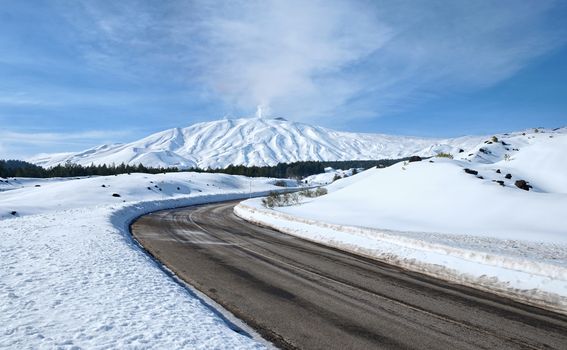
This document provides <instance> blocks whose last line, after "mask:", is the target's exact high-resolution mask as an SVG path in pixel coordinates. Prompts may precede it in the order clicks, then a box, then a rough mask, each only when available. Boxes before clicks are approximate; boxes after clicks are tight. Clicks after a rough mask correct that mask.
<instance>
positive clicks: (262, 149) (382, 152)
mask: <svg viewBox="0 0 567 350" xmlns="http://www.w3.org/2000/svg"><path fill="white" fill-rule="evenodd" d="M481 139H482V138H480V137H462V138H456V139H428V138H417V137H406V136H390V135H382V134H366V133H349V132H340V131H334V130H331V129H326V128H323V127H319V126H313V125H308V124H303V123H297V122H290V121H286V120H284V119H282V118H276V119H265V118H248V119H225V120H217V121H211V122H204V123H199V124H194V125H192V126H189V127H187V128H175V129H169V130H165V131H162V132H159V133H156V134H153V135H150V136H148V137H146V138H143V139H141V140H138V141H134V142H131V143H126V144H111V145H102V146H98V147H95V148H91V149H88V150H86V151H83V152H79V153H75V154H69V153H60V154H53V155H49V154H48V155H41V156H38V157H35V158H33V159H30V161H32V162H33V163H35V164H38V165H42V166H44V167H50V166H54V165H57V164H64V163H65V162H67V161H70V162H73V163H77V164H82V165H89V164H91V163H94V164H111V163H115V164H120V163H122V162H124V163H126V164H138V163H142V164H144V165H146V166H153V167H159V166H163V167H165V166H177V167H180V168H189V167H195V166H198V167H201V168H207V167H211V168H224V167H226V166H228V165H230V164H234V165H239V164H242V165H247V166H252V165H257V166H264V165H275V164H277V163H280V162H295V161H307V160H318V161H334V160H354V159H384V158H400V157H406V156H410V155H414V154H420V155H426V156H427V155H434V154H436V153H437V152H439V151H445V152H458V150H459V149H468V148H471V147H473V146H474V145H476V144H477V143H478V142H480V140H481Z"/></svg>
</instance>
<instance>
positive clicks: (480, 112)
mask: <svg viewBox="0 0 567 350" xmlns="http://www.w3.org/2000/svg"><path fill="white" fill-rule="evenodd" d="M1 5H2V6H0V33H1V34H0V78H1V79H0V125H1V128H0V158H22V157H27V156H30V155H34V154H37V153H44V152H62V151H77V150H82V149H85V148H88V147H91V146H95V145H98V144H101V143H106V142H123V141H131V140H135V139H137V138H140V137H143V136H146V135H148V134H150V133H153V132H156V131H160V130H163V129H166V128H171V127H178V126H187V125H190V124H192V123H195V122H201V121H207V120H215V119H219V118H223V117H240V116H251V115H253V114H254V113H255V111H256V109H257V107H258V106H262V109H263V110H264V111H267V112H266V113H268V114H270V115H273V116H283V117H286V118H287V119H290V120H296V121H301V122H307V123H314V124H318V125H322V126H326V127H330V128H335V129H339V130H349V131H360V132H383V133H392V134H406V135H418V136H442V137H448V136H459V135H464V134H490V133H495V132H505V131H511V130H516V129H523V128H528V127H536V126H544V127H557V126H564V125H567V46H566V43H567V39H566V38H567V22H566V21H565V20H564V19H565V18H567V2H565V1H552V0H549V1H548V0H538V1H532V0H526V1H522V0H495V1H489V0H479V1H464V0H463V1H460V0H446V1H437V0H428V1H420V0H414V1H403V0H400V1H379V0H377V1H334V0H325V1H316V0H313V1H308V2H307V1H295V0H288V1H283V0H282V1H252V0H250V1H215V2H213V1H149V0H148V1H130V0H124V1H105V0H96V1H95V0H91V1H78V0H77V1H76V0H61V1H59V0H50V1H47V0H46V1H39V0H29V1H9V0H6V1H2V2H1Z"/></svg>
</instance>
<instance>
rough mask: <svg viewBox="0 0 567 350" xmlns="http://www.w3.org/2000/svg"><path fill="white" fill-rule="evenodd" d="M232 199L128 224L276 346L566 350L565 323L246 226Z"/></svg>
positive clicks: (147, 246)
mask: <svg viewBox="0 0 567 350" xmlns="http://www.w3.org/2000/svg"><path fill="white" fill-rule="evenodd" d="M236 204H237V202H223V203H216V204H208V205H201V206H194V207H188V208H182V209H174V210H166V211H160V212H156V213H152V214H149V215H146V216H143V217H141V218H140V219H138V220H137V221H136V222H134V223H133V224H132V227H131V229H132V233H133V235H134V237H135V238H136V239H137V240H138V241H139V242H140V243H141V244H142V245H143V246H144V248H145V249H146V250H147V251H148V252H149V253H150V254H152V255H153V256H154V257H155V258H157V259H158V260H159V261H161V262H162V263H163V264H164V265H166V266H167V267H169V268H170V269H171V270H172V271H173V272H175V273H176V274H177V275H178V276H179V277H180V278H182V279H183V280H185V281H186V282H188V283H189V284H191V285H192V286H193V287H195V288H197V289H198V290H200V291H201V292H203V293H204V294H206V295H207V296H209V297H210V298H211V299H213V300H215V301H216V302H217V303H219V304H221V305H223V306H224V307H225V308H226V309H227V310H229V311H231V312H232V313H233V314H234V315H235V316H237V317H238V318H240V319H242V320H243V321H245V322H246V323H247V324H249V325H250V326H251V327H253V328H254V329H256V330H257V331H258V332H259V333H260V334H261V335H262V336H263V337H264V338H266V339H268V340H270V341H272V342H273V343H274V344H275V345H277V346H278V347H281V348H285V349H295V348H299V349H546V348H551V349H567V317H565V316H562V315H558V314H554V313H551V312H547V311H544V310H540V309H537V308H534V307H530V306H525V305H523V304H519V303H515V302H512V301H509V300H507V299H504V298H500V297H497V296H494V295H491V294H488V293H483V292H479V291H476V290H474V289H471V288H466V287H462V286H458V285H453V284H449V283H447V282H444V281H441V280H437V279H434V278H430V277H426V276H423V275H420V274H417V273H412V272H408V271H405V270H403V269H400V268H397V267H394V266H390V265H387V264H383V263H380V262H376V261H373V260H370V259H367V258H364V257H359V256H355V255H353V254H349V253H346V252H342V251H339V250H336V249H332V248H328V247H325V246H322V245H318V244H315V243H311V242H308V241H305V240H302V239H299V238H295V237H292V236H289V235H285V234H283V233H280V232H277V231H274V230H272V229H268V228H263V227H259V226H256V225H253V224H250V223H248V222H246V221H244V220H242V219H240V218H238V217H236V216H235V215H234V214H233V212H232V210H233V207H234V206H235V205H236Z"/></svg>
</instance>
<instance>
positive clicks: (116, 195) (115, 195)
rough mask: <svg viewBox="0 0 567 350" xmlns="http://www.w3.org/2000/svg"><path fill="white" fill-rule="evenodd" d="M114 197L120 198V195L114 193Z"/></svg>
mask: <svg viewBox="0 0 567 350" xmlns="http://www.w3.org/2000/svg"><path fill="white" fill-rule="evenodd" d="M112 197H120V195H119V194H118V193H113V194H112Z"/></svg>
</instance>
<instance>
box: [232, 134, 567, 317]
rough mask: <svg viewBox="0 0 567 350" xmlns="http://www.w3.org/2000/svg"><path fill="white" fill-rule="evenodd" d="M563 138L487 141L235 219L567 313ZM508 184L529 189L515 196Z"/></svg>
mask: <svg viewBox="0 0 567 350" xmlns="http://www.w3.org/2000/svg"><path fill="white" fill-rule="evenodd" d="M565 132H566V130H565V129H560V130H555V131H551V130H538V131H537V132H535V131H534V130H530V131H526V132H519V133H514V134H510V135H500V136H498V141H497V142H495V141H494V140H493V139H492V138H487V139H486V140H483V141H481V142H479V144H478V145H476V146H474V147H472V148H471V150H470V151H468V152H461V153H456V154H454V157H455V159H448V158H432V159H430V160H423V161H419V162H411V163H410V162H406V163H398V164H395V165H393V166H391V167H389V168H385V169H375V168H374V169H370V170H367V171H365V172H362V173H360V174H357V175H354V176H351V177H348V178H345V179H342V180H337V181H335V182H333V183H332V184H331V185H329V186H328V190H329V194H327V195H324V196H321V197H317V198H307V199H304V201H303V203H302V204H299V205H293V206H287V207H279V208H275V210H268V209H265V208H263V209H262V208H261V207H260V206H261V204H260V201H258V200H251V201H246V202H244V203H247V204H246V205H247V206H248V208H246V207H243V208H241V209H239V211H237V212H238V213H239V215H240V216H242V217H244V218H247V219H250V220H252V221H255V222H259V223H261V224H264V225H268V226H270V225H271V226H274V227H276V228H278V229H280V230H282V231H283V232H288V233H292V234H296V235H299V236H301V237H303V238H307V239H312V240H315V241H317V242H320V243H324V244H329V245H332V246H336V247H339V248H341V249H347V250H351V251H355V252H358V253H362V254H365V255H370V256H375V257H377V258H379V259H382V260H385V261H388V262H390V263H394V264H399V265H401V266H404V267H407V268H410V269H414V270H416V271H420V272H424V273H429V274H432V275H434V276H436V277H440V278H445V279H448V280H451V281H454V282H457V283H463V284H467V285H471V286H475V287H479V286H482V287H483V288H485V289H487V290H496V291H498V292H500V293H503V294H505V295H508V296H512V297H517V298H520V299H522V300H524V301H527V302H530V303H536V304H537V303H540V302H541V303H544V304H545V305H546V306H550V307H553V308H555V307H558V308H561V309H562V311H563V312H567V216H566V215H565V213H567V191H566V190H567V188H566V186H567V134H566V133H565ZM502 142H504V144H502ZM481 149H483V150H481ZM506 154H508V155H509V156H505V155H506ZM465 169H469V170H470V171H476V172H478V173H477V174H469V173H467V172H465ZM508 174H509V176H507V175H508ZM508 177H509V178H508ZM517 180H526V181H528V183H529V184H530V185H532V186H533V188H531V189H530V190H529V191H525V190H523V189H520V188H518V187H517V186H516V185H515V182H516V181H517ZM547 293H550V294H547ZM557 295H560V296H561V297H560V299H557V298H556V296H557ZM558 303H559V304H558ZM538 305H539V304H538Z"/></svg>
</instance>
